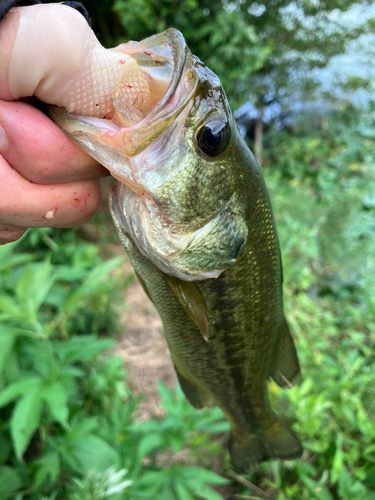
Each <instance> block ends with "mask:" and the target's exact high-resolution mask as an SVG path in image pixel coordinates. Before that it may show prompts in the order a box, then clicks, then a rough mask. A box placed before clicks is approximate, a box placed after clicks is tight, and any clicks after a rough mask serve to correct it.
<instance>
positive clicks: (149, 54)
mask: <svg viewBox="0 0 375 500" xmlns="http://www.w3.org/2000/svg"><path fill="white" fill-rule="evenodd" d="M143 53H144V54H146V56H151V52H145V51H143Z"/></svg>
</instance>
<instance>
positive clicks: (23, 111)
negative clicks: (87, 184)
mask: <svg viewBox="0 0 375 500" xmlns="http://www.w3.org/2000/svg"><path fill="white" fill-rule="evenodd" d="M0 124H1V125H2V126H3V128H4V130H5V134H6V143H5V145H4V147H3V149H2V151H1V154H2V156H3V157H4V158H5V160H6V161H7V162H8V163H9V165H11V166H12V167H13V168H14V169H15V170H17V172H18V173H20V174H21V175H22V177H24V178H25V179H27V180H29V181H31V182H34V183H36V184H60V183H66V182H75V181H84V180H88V179H97V178H99V177H104V176H106V175H109V173H108V171H107V170H106V169H105V168H103V167H102V166H101V165H100V164H99V163H98V162H97V161H96V160H94V159H93V158H91V157H90V156H89V155H88V154H87V153H85V152H84V151H83V150H82V149H81V148H79V147H78V146H77V145H76V144H74V143H73V142H72V141H71V140H70V139H68V137H67V136H66V135H65V134H64V132H62V131H61V130H60V129H59V127H58V126H57V125H56V124H55V123H54V122H52V120H50V119H49V118H48V117H47V116H45V115H44V114H43V113H42V112H41V111H39V110H38V109H36V108H34V107H33V106H30V105H29V104H26V103H23V102H7V101H0Z"/></svg>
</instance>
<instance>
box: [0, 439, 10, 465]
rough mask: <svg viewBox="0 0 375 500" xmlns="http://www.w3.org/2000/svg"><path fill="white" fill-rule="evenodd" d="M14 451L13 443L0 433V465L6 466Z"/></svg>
mask: <svg viewBox="0 0 375 500" xmlns="http://www.w3.org/2000/svg"><path fill="white" fill-rule="evenodd" d="M11 451H12V443H11V442H10V441H9V439H8V438H6V437H5V436H4V434H3V433H0V464H5V463H6V461H7V460H8V457H9V455H10V453H11Z"/></svg>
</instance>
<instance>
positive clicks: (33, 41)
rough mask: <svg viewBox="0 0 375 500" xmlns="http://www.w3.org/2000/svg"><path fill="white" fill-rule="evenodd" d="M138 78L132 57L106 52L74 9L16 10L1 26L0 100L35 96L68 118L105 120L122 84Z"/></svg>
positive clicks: (42, 7) (58, 6) (50, 6)
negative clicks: (60, 108)
mask: <svg viewBox="0 0 375 500" xmlns="http://www.w3.org/2000/svg"><path fill="white" fill-rule="evenodd" d="M140 72H141V70H140V68H139V66H138V65H137V63H136V62H135V60H134V59H133V58H132V57H131V56H129V55H127V54H124V53H121V52H117V51H114V50H112V49H110V50H107V49H105V48H104V47H102V45H101V44H100V43H99V41H98V40H97V38H96V37H95V35H94V33H93V31H92V30H91V29H90V27H89V26H88V24H87V22H86V20H85V19H84V17H83V16H82V15H81V14H80V13H79V12H77V11H76V10H75V9H72V8H71V7H68V6H65V5H61V4H45V5H40V4H39V5H33V6H29V7H18V8H14V9H11V10H10V11H9V12H8V14H7V16H6V18H5V19H4V20H3V21H2V22H1V23H0V99H4V100H17V99H20V98H23V97H28V96H32V95H35V96H36V97H38V99H40V100H41V101H43V102H46V103H48V104H55V105H57V106H60V107H62V108H65V110H66V111H68V112H69V113H76V114H81V115H88V116H100V117H103V116H105V115H106V114H108V113H109V112H110V111H111V110H112V109H113V108H112V102H111V97H114V94H115V93H116V89H118V86H119V82H121V81H122V82H124V80H125V82H127V81H128V82H129V83H132V82H133V81H136V80H137V78H139V75H140ZM140 76H141V78H142V74H141V75H140ZM129 88H131V85H129Z"/></svg>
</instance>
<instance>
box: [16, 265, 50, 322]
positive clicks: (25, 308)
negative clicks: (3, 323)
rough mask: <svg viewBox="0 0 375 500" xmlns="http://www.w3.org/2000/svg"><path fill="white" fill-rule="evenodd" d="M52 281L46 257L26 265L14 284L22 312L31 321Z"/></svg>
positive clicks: (33, 319) (34, 318) (34, 317)
mask: <svg viewBox="0 0 375 500" xmlns="http://www.w3.org/2000/svg"><path fill="white" fill-rule="evenodd" d="M53 281H54V279H53V278H51V264H50V261H49V259H46V260H45V261H44V262H43V263H41V264H35V265H33V266H31V265H28V266H27V267H26V268H25V270H24V272H23V274H22V275H21V277H20V279H19V281H18V283H17V286H16V295H17V299H18V301H19V304H20V306H21V308H22V312H23V313H24V314H25V315H26V316H27V318H28V319H29V320H30V321H31V322H32V321H35V320H36V316H37V312H38V310H39V307H40V306H41V304H42V303H43V301H44V299H45V297H46V295H47V293H48V291H49V290H50V288H51V286H52V284H53Z"/></svg>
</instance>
